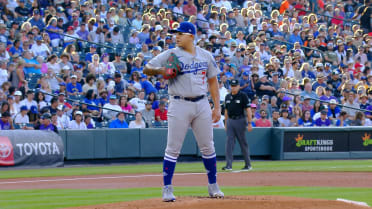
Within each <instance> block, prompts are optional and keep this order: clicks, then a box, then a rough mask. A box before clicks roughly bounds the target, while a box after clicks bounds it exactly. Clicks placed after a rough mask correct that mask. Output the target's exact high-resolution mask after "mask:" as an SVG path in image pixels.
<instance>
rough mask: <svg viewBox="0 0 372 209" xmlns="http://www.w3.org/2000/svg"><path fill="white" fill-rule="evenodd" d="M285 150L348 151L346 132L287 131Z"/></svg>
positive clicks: (285, 134)
mask: <svg viewBox="0 0 372 209" xmlns="http://www.w3.org/2000/svg"><path fill="white" fill-rule="evenodd" d="M283 146H284V147H283V151H284V152H348V151H349V140H348V134H346V133H344V132H285V133H284V145H283Z"/></svg>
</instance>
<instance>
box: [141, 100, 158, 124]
mask: <svg viewBox="0 0 372 209" xmlns="http://www.w3.org/2000/svg"><path fill="white" fill-rule="evenodd" d="M141 113H142V116H143V118H144V120H145V123H146V124H147V126H148V127H152V121H154V120H155V111H154V110H153V108H152V103H151V101H150V100H147V101H146V105H145V109H144V110H142V111H141Z"/></svg>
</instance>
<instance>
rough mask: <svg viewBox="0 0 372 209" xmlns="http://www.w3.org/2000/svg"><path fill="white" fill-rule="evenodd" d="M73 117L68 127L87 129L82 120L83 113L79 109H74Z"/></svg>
mask: <svg viewBox="0 0 372 209" xmlns="http://www.w3.org/2000/svg"><path fill="white" fill-rule="evenodd" d="M73 118H74V119H73V120H72V121H70V123H69V126H68V129H73V130H87V126H86V124H85V123H84V121H83V113H82V112H81V111H75V114H74V117H73Z"/></svg>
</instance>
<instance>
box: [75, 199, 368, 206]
mask: <svg viewBox="0 0 372 209" xmlns="http://www.w3.org/2000/svg"><path fill="white" fill-rule="evenodd" d="M122 208H125V209H139V208H140V209H176V208H177V209H194V208H197V209H211V208H213V209H230V208H231V209H247V208H249V209H272V208H275V209H294V208H297V209H314V208H316V209H366V208H369V207H363V206H356V205H353V204H349V203H344V202H340V201H333V200H319V199H305V198H296V197H283V196H229V197H225V198H224V199H211V198H206V197H179V198H177V201H176V202H171V203H165V202H162V201H161V199H149V200H139V201H131V202H119V203H111V204H103V205H95V206H84V207H76V208H74V209H122ZM71 209H72V208H71Z"/></svg>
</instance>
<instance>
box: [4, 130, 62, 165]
mask: <svg viewBox="0 0 372 209" xmlns="http://www.w3.org/2000/svg"><path fill="white" fill-rule="evenodd" d="M63 164H64V147H63V143H62V139H61V137H60V136H59V135H57V134H56V133H54V132H51V131H36V130H35V131H30V130H11V131H4V130H3V131H1V132H0V166H26V167H28V166H53V167H59V166H63Z"/></svg>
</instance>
